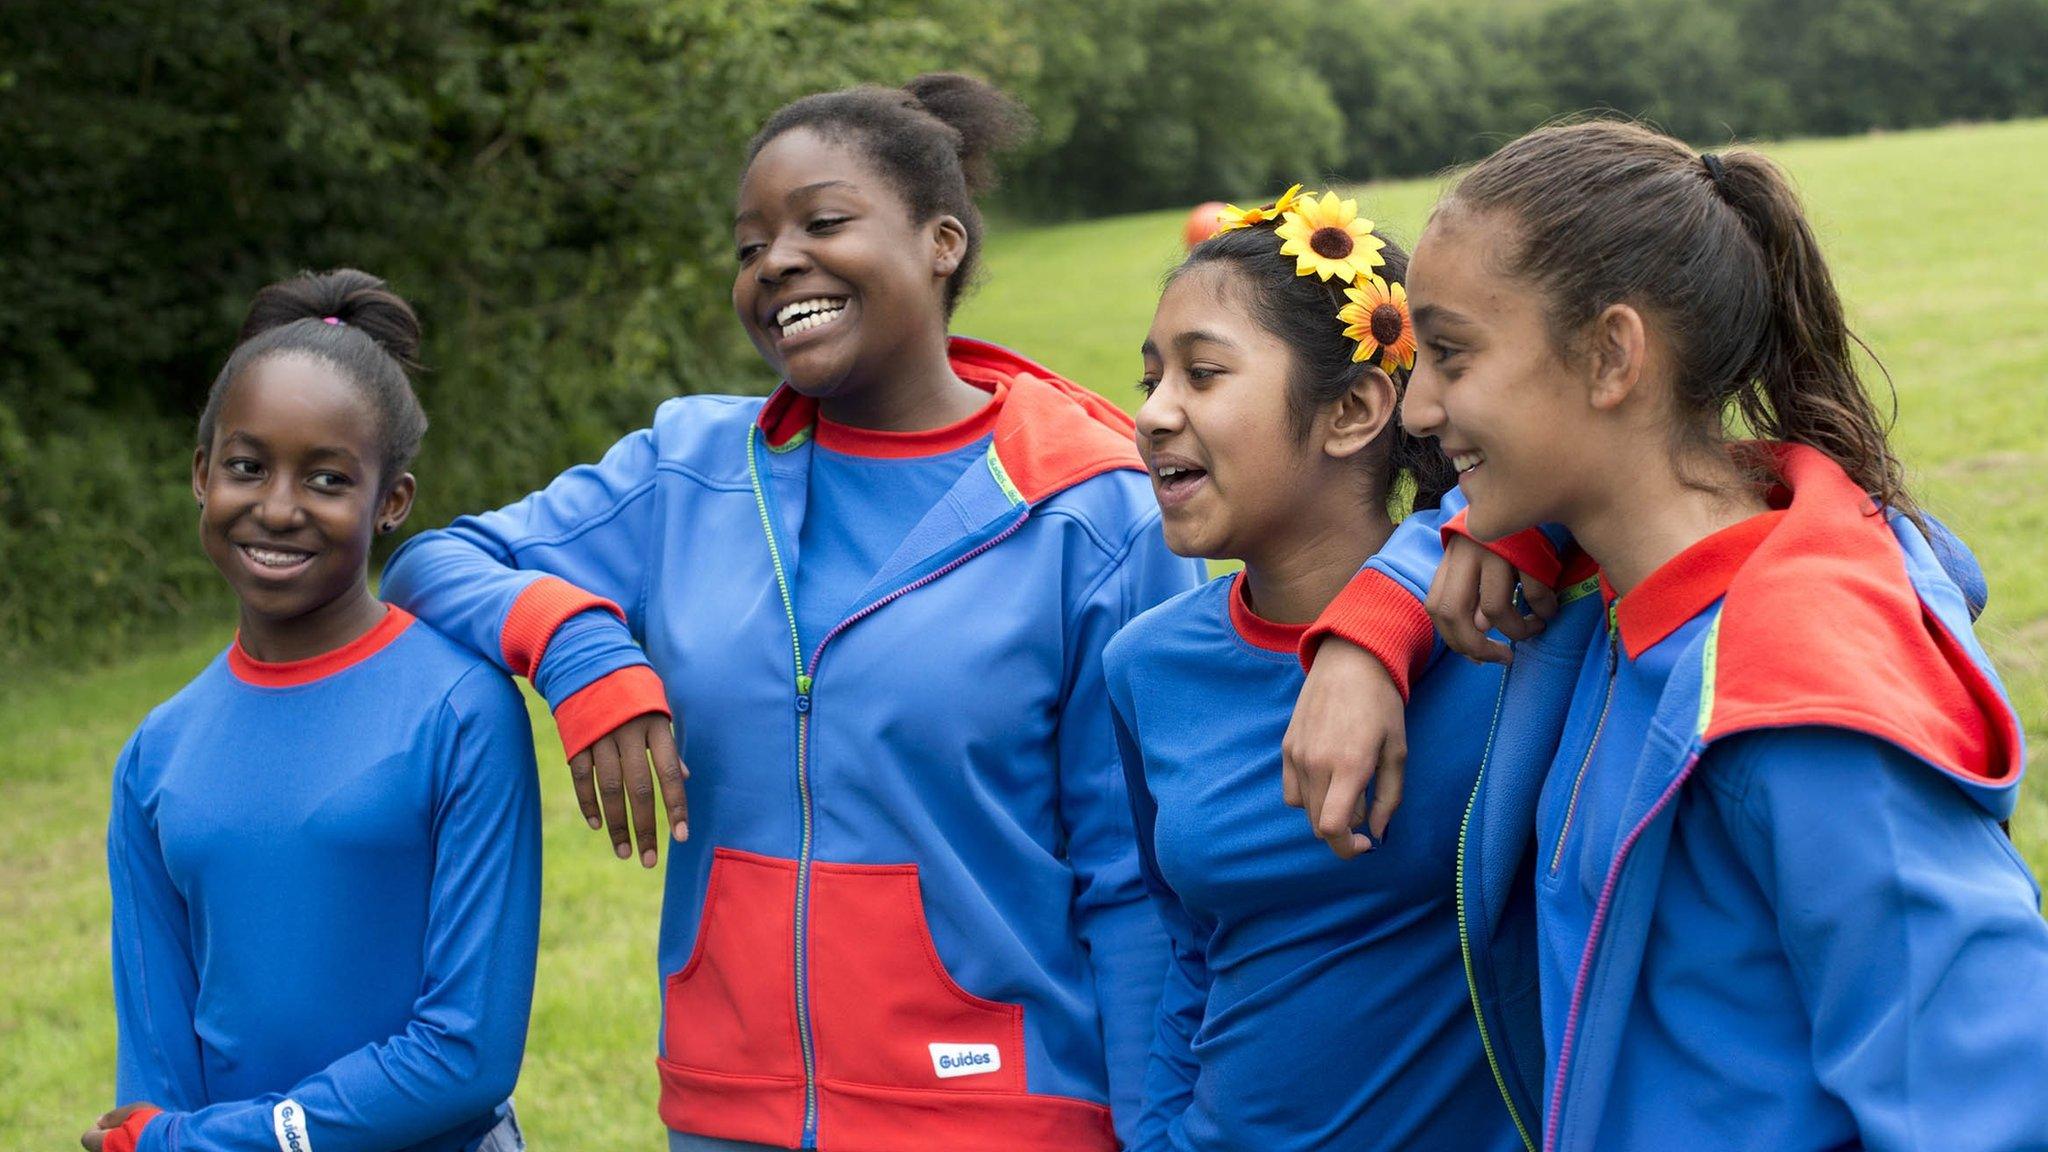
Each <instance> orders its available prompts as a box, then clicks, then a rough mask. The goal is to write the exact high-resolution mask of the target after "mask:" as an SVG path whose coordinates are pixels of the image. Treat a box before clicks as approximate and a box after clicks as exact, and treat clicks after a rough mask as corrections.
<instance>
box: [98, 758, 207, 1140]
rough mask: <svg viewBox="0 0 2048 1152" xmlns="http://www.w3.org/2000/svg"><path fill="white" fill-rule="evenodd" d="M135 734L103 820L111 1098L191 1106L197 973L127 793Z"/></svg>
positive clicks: (144, 814)
mask: <svg viewBox="0 0 2048 1152" xmlns="http://www.w3.org/2000/svg"><path fill="white" fill-rule="evenodd" d="M141 743H142V733H140V732H137V733H136V734H135V735H134V736H132V737H130V738H129V740H128V745H127V747H125V748H123V749H122V750H121V759H120V760H119V762H118V766H117V767H116V768H115V769H114V801H113V809H112V812H111V814H110V816H109V818H108V821H107V879H108V882H109V885H110V886H111V888H112V890H113V906H114V911H113V931H112V936H113V945H114V947H113V958H114V1018H115V1022H116V1029H117V1033H118V1039H117V1040H116V1045H115V1058H114V1102H115V1104H116V1105H121V1104H136V1103H142V1102H145V1101H146V1102H148V1103H151V1104H155V1105H157V1106H158V1107H161V1108H193V1107H197V1106H198V1105H199V1104H201V1103H202V1102H204V1101H205V1099H206V1077H205V1072H204V1068H203V1065H202V1064H201V1062H200V1055H199V1036H198V1033H197V1031H196V1030H195V1029H194V1025H193V1017H194V1012H195V1006H196V1004H197V1003H198V997H199V975H198V972H197V970H196V969H195V967H194V966H193V962H192V938H191V928H190V921H189V920H188V919H187V916H186V910H185V898H184V897H183V896H181V895H179V893H178V889H177V888H176V887H175V886H174V885H173V884H172V883H171V877H170V873H169V872H168V871H167V870H166V869H165V867H164V858H163V850H162V848H161V847H160V846H159V843H158V840H157V835H156V828H155V827H154V821H153V819H152V813H151V812H150V811H149V810H147V809H146V808H145V806H144V805H143V803H142V801H141V799H140V798H139V797H138V795H137V793H136V788H137V783H136V773H137V769H138V765H139V763H140V760H141V757H142V751H141Z"/></svg>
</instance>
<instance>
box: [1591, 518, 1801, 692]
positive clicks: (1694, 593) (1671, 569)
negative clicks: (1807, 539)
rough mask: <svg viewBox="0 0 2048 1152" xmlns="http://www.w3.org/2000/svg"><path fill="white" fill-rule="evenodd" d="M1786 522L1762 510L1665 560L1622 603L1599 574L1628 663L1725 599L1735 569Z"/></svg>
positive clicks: (1612, 588) (1601, 586)
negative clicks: (1612, 608) (1781, 523)
mask: <svg viewBox="0 0 2048 1152" xmlns="http://www.w3.org/2000/svg"><path fill="white" fill-rule="evenodd" d="M1784 518H1785V513H1784V512H1782V511H1776V512H1759V513H1757V514H1756V515H1754V516H1751V517H1750V518H1749V519H1747V520H1744V521H1741V522H1740V523H1737V524H1731V525H1729V526H1728V527H1726V528H1723V529H1721V530H1720V531H1719V532H1716V533H1714V534H1713V535H1711V536H1708V537H1706V538H1705V539H1703V540H1700V541H1699V542H1698V543H1696V544H1694V545H1692V546H1691V547H1690V548H1687V549H1686V550H1685V551H1683V552H1680V553H1679V554H1678V555H1676V556H1673V557H1672V558H1671V559H1669V560H1666V561H1665V562H1664V563H1663V565H1662V566H1660V567H1659V568H1658V569H1657V570H1656V571H1655V572H1652V573H1650V575H1649V576H1648V577H1646V578H1645V579H1644V580H1643V582H1642V583H1641V584H1640V585H1638V586H1637V587H1636V588H1635V590H1634V591H1631V592H1630V593H1629V594H1628V595H1626V596H1622V597H1620V598H1619V599H1617V598H1616V597H1615V594H1614V586H1613V585H1611V584H1609V583H1608V582H1607V574H1606V573H1604V572H1603V573H1601V574H1600V594H1601V595H1602V596H1605V597H1606V598H1607V600H1608V602H1609V603H1611V604H1613V605H1614V622H1615V624H1616V625H1618V626H1619V627H1620V629H1621V645H1622V647H1623V648H1625V649H1627V650H1628V657H1629V659H1631V660H1634V659H1636V658H1637V657H1640V656H1641V655H1642V654H1643V653H1645V652H1647V651H1649V650H1650V649H1652V648H1654V647H1656V646H1657V645H1658V644H1659V643H1661V642H1662V641H1663V640H1664V639H1665V638H1666V637H1668V636H1670V635H1671V634H1672V633H1673V632H1676V631H1678V630H1679V629H1680V628H1682V627H1684V626H1685V622H1686V621H1688V620H1691V619H1692V618H1693V617H1695V616H1698V615H1699V614H1700V613H1702V612H1704V611H1706V610H1707V607H1708V605H1710V604H1712V603H1713V602H1714V601H1716V600H1719V599H1720V598H1721V597H1723V596H1725V595H1727V594H1728V585H1729V584H1730V583H1732V582H1734V580H1735V573H1736V571H1737V570H1738V569H1740V568H1741V567H1742V564H1743V562H1744V561H1746V560H1748V559H1749V557H1750V554H1751V553H1753V552H1755V551H1756V550H1757V547H1758V546H1759V545H1761V544H1762V543H1763V542H1764V538H1765V537H1767V536H1769V535H1770V534H1771V530H1772V529H1774V528H1776V527H1777V526H1778V523H1779V521H1781V520H1783V519H1784Z"/></svg>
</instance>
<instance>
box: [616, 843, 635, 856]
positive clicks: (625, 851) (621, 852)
mask: <svg viewBox="0 0 2048 1152" xmlns="http://www.w3.org/2000/svg"><path fill="white" fill-rule="evenodd" d="M612 851H613V852H614V853H616V854H617V855H618V857H619V859H621V860H624V859H626V858H628V857H630V856H632V855H633V850H632V849H631V848H628V847H626V846H625V845H624V844H614V845H612Z"/></svg>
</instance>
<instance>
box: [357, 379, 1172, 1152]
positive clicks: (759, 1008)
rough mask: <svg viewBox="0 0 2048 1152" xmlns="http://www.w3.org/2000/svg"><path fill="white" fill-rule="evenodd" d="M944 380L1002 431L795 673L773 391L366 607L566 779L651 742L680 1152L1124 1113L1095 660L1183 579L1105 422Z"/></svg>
mask: <svg viewBox="0 0 2048 1152" xmlns="http://www.w3.org/2000/svg"><path fill="white" fill-rule="evenodd" d="M952 359H953V367H954V370H955V372H956V373H958V374H959V375H960V376H961V377H962V378H963V379H966V380H968V381H970V382H972V383H975V384H977V385H979V386H980V387H983V388H986V389H988V390H989V391H990V392H992V393H993V394H994V399H993V403H995V404H997V405H1000V411H999V413H998V414H997V416H996V418H995V420H994V425H993V434H992V441H991V444H990V447H989V449H988V451H987V453H986V454H985V455H984V456H983V457H982V458H981V459H980V460H978V461H976V462H975V463H973V464H971V465H969V466H968V467H966V468H965V470H964V471H963V472H962V474H961V475H960V477H959V479H958V481H957V482H956V483H955V484H954V485H953V486H952V488H951V489H950V490H949V491H948V492H946V494H945V496H944V498H943V499H941V500H940V501H939V502H938V503H936V504H935V505H933V506H932V507H931V508H930V509H928V510H926V511H924V512H923V514H922V516H921V518H920V519H919V520H918V521H917V523H916V525H915V526H914V527H913V528H911V530H910V531H909V533H908V535H907V536H906V537H905V538H904V541H903V544H902V545H901V546H900V547H899V548H898V549H897V550H896V552H895V554H894V555H893V556H891V557H890V558H889V559H888V560H887V561H886V562H885V563H884V564H883V565H882V569H881V571H879V572H878V573H877V574H876V575H875V576H874V578H873V580H872V581H871V582H870V583H869V585H868V587H867V589H866V590H865V591H864V592H863V593H862V594H861V595H860V596H859V597H857V598H856V599H855V600H854V602H853V606H852V607H851V608H850V609H849V610H848V611H847V612H846V613H845V614H844V615H843V616H842V617H841V618H840V619H839V621H838V622H837V623H836V624H835V625H833V626H832V627H831V628H830V629H828V630H827V631H826V633H825V635H823V636H818V637H813V636H802V635H799V634H798V628H797V624H796V621H797V619H798V617H799V615H800V613H799V612H798V610H797V608H796V606H795V605H794V604H793V601H792V589H793V588H794V587H795V586H796V579H795V573H796V572H797V571H798V570H799V567H800V566H801V565H802V563H803V557H802V556H801V555H800V554H799V552H800V549H799V548H798V546H797V545H798V542H799V540H800V538H801V537H802V535H803V531H802V526H803V520H804V515H805V503H806V496H807V492H808V491H809V487H808V485H807V474H808V469H809V467H810V461H811V454H812V450H813V448H814V444H813V442H812V435H811V430H812V428H813V427H814V426H815V423H816V405H815V403H814V402H811V401H808V400H806V399H804V398H802V397H800V396H798V395H797V394H796V393H794V392H792V391H790V390H788V389H787V388H784V389H782V390H780V391H778V392H777V393H775V394H774V395H773V396H771V397H769V398H768V399H767V400H766V401H765V402H764V401H762V400H760V399H744V398H732V397H685V398H681V399H677V400H673V401H669V402H668V403H666V404H664V405H662V407H661V409H660V410H659V411H658V412H657V413H656V416H655V421H654V425H653V427H651V428H649V429H646V430H644V431H641V432H637V433H634V434H633V435H631V436H629V437H627V438H626V439H625V440H623V441H621V442H620V443H619V444H618V445H617V446H615V447H614V448H613V449H612V450H611V452H610V453H608V454H607V455H606V456H605V458H604V460H603V461H602V462H600V463H599V464H597V465H595V466H591V467H580V468H575V469H572V470H570V471H569V472H567V473H565V474H563V475H562V476H561V477H560V478H558V479H557V480H556V481H555V482H554V483H553V484H551V485H549V486H548V487H547V488H546V489H544V490H543V491H541V492H538V493H535V494H534V495H532V496H529V497H527V498H526V499H525V500H522V501H520V502H519V503H516V504H513V505H511V506H509V507H507V508H504V509H501V510H499V511H496V512H492V513H487V514H485V515H481V516H473V517H464V518H462V519H459V520H457V521H456V522H455V523H454V524H453V525H451V526H450V527H449V528H447V529H446V530H443V531H439V532H433V533H428V534H425V535H423V536H421V537H419V538H418V539H416V540H414V541H412V542H411V543H409V544H408V545H407V546H406V547H405V548H404V549H402V550H401V551H400V552H399V553H398V554H397V555H396V556H394V557H393V558H392V561H391V564H390V565H389V566H388V568H387V569H386V572H385V577H384V584H383V590H384V594H385V595H386V596H388V597H390V598H392V599H393V600H394V601H396V602H398V603H401V604H404V605H405V606H407V607H408V608H410V609H411V610H412V611H414V612H416V613H418V614H419V615H420V616H421V617H422V618H423V619H426V620H428V621H430V622H434V623H435V624H437V626H439V627H441V628H443V629H445V630H446V631H448V632H449V633H450V634H452V635H454V636H456V637H458V638H459V639H461V640H462V641H463V642H465V643H467V644H468V645H470V646H471V647H473V648H475V649H476V650H478V651H480V652H483V653H487V654H491V655H492V656H493V658H494V659H497V660H498V661H500V662H501V663H503V664H504V665H505V666H506V667H508V668H510V669H512V670H513V671H515V672H519V673H521V674H524V675H527V676H529V677H531V678H532V680H533V681H534V684H535V686H536V688H537V689H539V690H540V691H541V692H542V693H543V694H544V695H546V696H547V697H548V699H549V700H550V702H551V703H552V704H553V705H554V706H555V711H556V717H557V720H558V722H559V723H560V725H561V727H562V731H563V738H564V743H565V745H566V746H567V748H568V749H569V750H570V751H572V752H573V751H575V750H578V749H580V748H582V747H584V746H587V745H588V744H589V743H590V742H591V741H592V740H594V739H595V738H596V737H597V736H598V735H600V734H602V733H604V732H606V731H609V730H610V729H611V728H612V727H614V726H615V725H616V724H617V723H619V722H621V721H623V720H625V719H628V718H630V717H632V716H634V715H638V714H643V713H645V712H647V711H669V710H670V709H672V710H673V715H675V716H676V717H677V719H678V729H679V731H680V734H681V737H682V753H683V757H684V760H685V762H686V763H687V764H688V765H689V767H690V771H691V778H690V781H689V785H688V788H689V794H690V826H691V836H690V839H689V841H688V842H687V843H684V844H680V845H675V846H674V850H673V851H672V852H671V854H670V857H669V867H668V878H667V891H666V900H665V904H664V911H663V916H662V929H661V946H660V970H661V978H662V992H663V996H662V1004H663V1013H662V1021H661V1033H660V1035H661V1042H660V1058H659V1061H658V1064H659V1071H660V1079H661V1115H662V1118H663V1120H664V1121H665V1122H666V1123H667V1125H668V1127H669V1128H670V1129H671V1130H673V1131H677V1132H684V1133H691V1134H697V1135H703V1136H711V1137H718V1138H723V1139H728V1140H744V1141H754V1142H759V1143H764V1144H771V1145H777V1146H782V1147H815V1148H819V1149H824V1150H830V1152H860V1150H865V1149H890V1150H896V1152H918V1150H925V1149H930V1150H934V1152H936V1150H941V1149H944V1150H949V1152H950V1150H951V1149H956V1148H959V1147H965V1146H972V1147H976V1148H987V1149H994V1150H997V1152H1001V1150H1004V1149H1018V1150H1023V1149H1038V1148H1052V1147H1057V1148H1070V1149H1082V1150H1088V1149H1101V1150H1104V1152H1107V1150H1108V1149H1112V1148H1114V1147H1115V1142H1116V1136H1115V1135H1114V1134H1113V1127H1112V1113H1111V1105H1112V1103H1114V1105H1115V1112H1116V1120H1115V1123H1116V1125H1117V1126H1119V1127H1120V1126H1123V1125H1125V1124H1126V1123H1127V1121H1128V1118H1129V1115H1130V1113H1131V1112H1132V1111H1133V1109H1134V1106H1135V1104H1136V1100H1137V1096H1138V1078H1139V1076H1140V1075H1141V1074H1142V1069H1143V1065H1144V1052H1145V1047H1146V1042H1147V1039H1148V1037H1149V1035H1150V1028H1151V1013H1152V1009H1153V1006H1154V1004H1155V1003H1156V1002H1157V999H1158V993H1159V986H1160V980H1161V978H1162V976H1163V973H1164V970H1165V965H1166V956H1167V953H1166V944H1165V938H1164V934H1163V931H1162V929H1161V928H1160V926H1159V924H1158V921H1157V918H1156V915H1155V914H1154V913H1153V911H1152V909H1151V908H1150V906H1149V905H1148V904H1147V898H1146V895H1145V891H1144V887H1143V884H1142V882H1141V881H1140V879H1139V876H1138V865H1137V850H1136V844H1135V840H1134V838H1133V833H1132V828H1131V819H1130V809H1129V802H1128V799H1127V795H1126V792H1125V790H1124V782H1123V774H1122V769H1121V767H1120V765H1119V762H1118V758H1117V751H1116V743H1115V738H1114V736H1113V733H1112V727H1111V720H1110V708H1109V701H1108V698H1107V696H1106V694H1105V693H1104V692H1103V690H1102V667H1101V656H1102V649H1103V647H1104V645H1106V644H1107V643H1108V641H1109V638H1110V637H1111V636H1112V635H1114V634H1115V632H1116V631H1117V629H1118V628H1120V627H1121V626H1122V625H1123V624H1124V623H1125V622H1126V621H1128V620H1130V619H1131V618H1132V617H1134V616H1136V615H1137V614H1138V613H1140V612H1142V611H1144V610H1145V609H1146V608H1149V607H1151V606H1152V605H1153V604H1156V603H1159V602H1160V601H1162V600H1165V599H1167V598H1168V597H1170V596H1172V595H1174V594H1175V593H1178V592H1180V591H1182V590H1184V589H1187V588H1189V587H1192V586H1193V585H1195V584H1196V583H1197V582H1199V580H1200V578H1201V575H1200V571H1199V568H1198V566H1197V565H1195V564H1194V563H1192V562H1190V561H1187V560H1184V559H1181V558H1178V557H1175V556H1173V555H1172V553H1170V552H1169V551H1168V550H1167V548H1166V545H1165V541H1164V538H1163V536H1162V535H1161V533H1160V529H1159V512H1158V508H1157V505H1156V503H1155V502H1154V500H1153V498H1152V493H1151V487H1150V483H1149V480H1148V479H1147V477H1146V476H1145V475H1144V474H1143V471H1142V465H1141V464H1140V462H1139V460H1138V456H1137V453H1136V450H1135V447H1134V445H1133V429H1132V425H1131V422H1130V419H1129V417H1127V416H1125V415H1124V414H1123V413H1121V412H1119V411H1117V410H1116V409H1115V408H1113V407H1112V406H1110V405H1109V404H1108V403H1107V402H1105V401H1102V400H1100V399H1099V398H1097V397H1094V396H1093V395H1091V394H1089V393H1087V392H1085V391H1083V390H1082V389H1079V388H1077V387H1074V386H1073V385H1070V384H1068V383H1066V382H1065V381H1062V380H1059V379H1058V378H1056V377H1054V376H1053V375H1052V374H1051V373H1049V372H1047V371H1045V370H1044V369H1042V368H1039V367H1038V366H1036V365H1034V364H1031V363H1030V362H1028V361H1026V360H1023V359H1022V358H1020V357H1018V356H1016V355H1014V354H1012V353H1009V352H1007V351H1005V350H1003V349H1000V348H996V347H994V346H991V345H987V344H982V343H978V342H974V341H968V340H957V339H956V340H955V341H954V342H953V347H952ZM650 669H651V670H650ZM657 676H658V679H657ZM664 697H665V699H664Z"/></svg>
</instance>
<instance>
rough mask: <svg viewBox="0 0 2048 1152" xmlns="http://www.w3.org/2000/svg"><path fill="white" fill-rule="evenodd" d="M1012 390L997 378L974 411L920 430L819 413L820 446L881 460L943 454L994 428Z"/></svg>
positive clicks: (976, 382)
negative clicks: (895, 428)
mask: <svg viewBox="0 0 2048 1152" xmlns="http://www.w3.org/2000/svg"><path fill="white" fill-rule="evenodd" d="M968 383H970V384H972V385H974V386H975V387H977V388H988V387H990V385H989V384H988V383H986V382H985V381H981V380H969V381H968ZM1009 390H1010V383H1009V381H1007V380H999V381H996V382H995V384H994V387H993V391H994V393H995V398H994V399H992V400H990V401H989V402H988V403H986V404H984V405H982V406H981V407H980V408H978V409H976V410H975V413H974V415H972V416H969V417H968V418H967V419H965V420H959V421H955V422H954V423H951V424H948V425H946V426H945V427H943V428H926V429H923V430H921V431H917V432H884V431H881V430H879V429H875V428H856V427H854V426H853V425H851V424H840V423H838V422H836V421H832V420H827V419H825V418H824V417H823V416H820V417H818V447H820V448H825V449H829V450H830V451H833V452H839V453H843V454H845V455H847V456H866V457H871V458H873V459H879V460H914V459H917V458H918V457H921V456H943V455H945V454H946V453H948V452H954V451H958V450H959V449H961V448H965V447H967V446H968V445H969V444H972V443H974V442H975V441H976V440H979V439H981V438H982V437H984V436H987V435H988V434H990V433H991V432H993V431H995V427H996V420H997V418H999V417H1000V416H1001V415H1002V414H1003V400H1004V399H1005V398H1006V395H1007V393H1008V392H1009Z"/></svg>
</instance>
